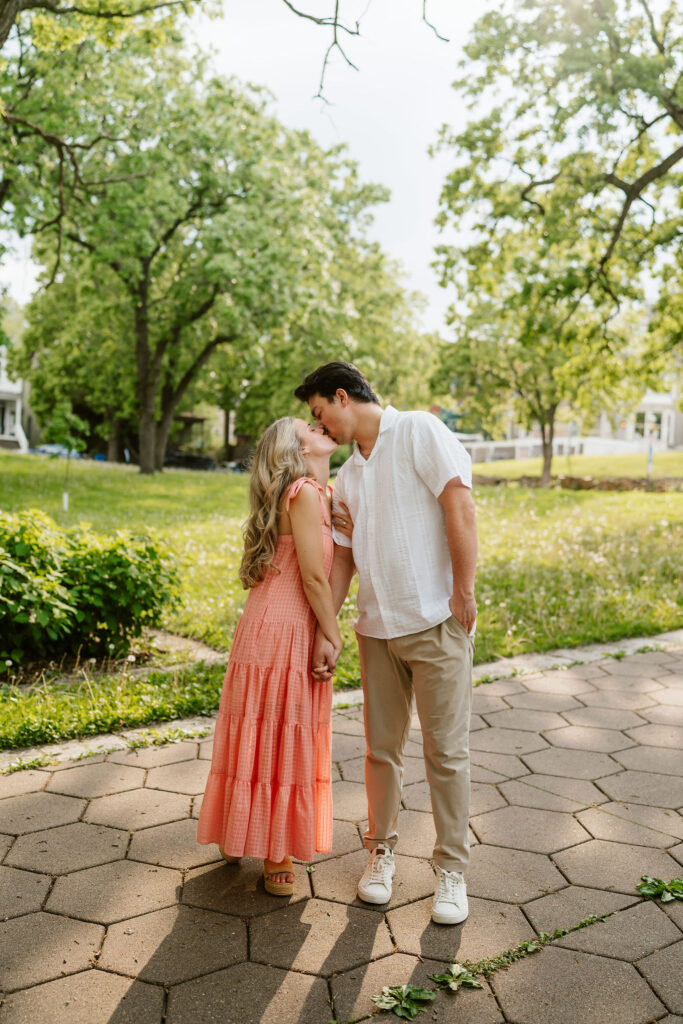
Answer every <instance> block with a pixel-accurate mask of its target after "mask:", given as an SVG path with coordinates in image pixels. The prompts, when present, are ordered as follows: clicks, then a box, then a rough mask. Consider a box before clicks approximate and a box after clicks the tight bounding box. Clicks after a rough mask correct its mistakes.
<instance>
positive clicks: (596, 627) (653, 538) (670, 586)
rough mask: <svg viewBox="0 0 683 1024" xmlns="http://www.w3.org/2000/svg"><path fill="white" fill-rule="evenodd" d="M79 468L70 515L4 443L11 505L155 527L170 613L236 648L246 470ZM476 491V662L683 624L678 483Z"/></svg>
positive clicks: (348, 679) (343, 668) (343, 666)
mask: <svg viewBox="0 0 683 1024" xmlns="http://www.w3.org/2000/svg"><path fill="white" fill-rule="evenodd" d="M70 472H71V482H70V492H71V508H70V511H69V513H66V514H65V513H63V512H62V511H61V507H60V506H61V490H62V476H63V468H62V467H61V466H60V465H59V464H58V463H56V462H52V461H38V460H37V458H36V457H35V456H28V455H27V456H22V455H10V454H2V453H0V475H1V476H2V481H3V502H4V505H5V507H6V508H7V509H16V510H19V509H22V508H26V507H35V506H40V507H41V508H43V509H45V511H46V512H47V513H49V514H50V515H51V516H53V517H54V519H55V520H56V521H57V522H59V523H61V524H62V525H64V526H67V525H69V524H71V523H73V522H76V521H78V520H79V519H82V520H87V521H88V522H91V523H92V525H93V529H96V530H98V531H101V532H107V533H109V532H111V533H113V532H115V531H116V529H117V528H118V527H119V526H120V524H121V523H122V522H125V523H126V524H127V526H128V528H129V529H131V530H133V531H135V532H146V531H147V530H148V529H149V527H150V526H154V527H155V528H156V529H157V530H158V532H159V534H160V536H161V537H162V539H163V540H164V541H165V542H166V543H167V544H168V545H169V546H170V547H171V548H172V550H173V552H174V555H175V557H176V559H177V560H178V564H179V571H180V597H181V603H180V606H179V608H178V609H177V610H176V611H172V612H171V611H169V612H168V613H167V614H166V615H165V616H164V620H163V621H164V625H165V626H166V627H167V628H169V629H171V630H172V631H174V632H179V633H183V634H185V635H187V636H193V637H196V638H197V639H201V640H204V641H205V642H206V643H208V644H210V645H211V646H213V647H216V648H219V649H221V650H227V649H228V648H229V646H230V643H231V639H232V635H233V632H234V629H235V626H236V624H237V620H238V618H239V616H240V613H241V610H242V608H243V606H244V601H245V597H246V595H245V592H244V591H243V590H242V587H241V586H240V583H239V580H238V577H237V567H238V565H239V560H240V557H241V552H242V537H241V531H240V524H241V523H242V522H243V520H244V518H245V516H246V508H247V505H246V492H247V484H248V479H247V476H246V474H223V473H202V472H189V471H175V472H174V473H173V474H167V475H162V476H157V477H139V476H138V475H136V473H135V470H134V468H133V467H125V466H110V465H96V464H94V463H92V462H87V461H85V460H77V461H75V462H74V463H73V465H72V467H71V470H70ZM475 498H476V502H477V516H478V525H479V536H480V556H479V567H478V572H477V601H478V605H479V620H478V627H477V645H476V652H475V661H476V662H477V663H481V662H488V661H493V660H494V659H496V658H501V657H508V656H512V655H516V654H524V653H528V652H532V651H547V650H552V649H553V648H559V647H576V646H577V645H579V644H584V643H592V642H595V641H617V640H619V638H621V637H626V636H651V635H652V634H655V633H660V632H663V631H666V630H670V629H678V628H680V627H681V626H683V591H682V590H681V574H680V568H679V566H678V563H677V562H676V560H675V559H672V557H671V552H672V551H673V550H678V549H679V548H683V503H681V500H680V495H678V494H675V493H665V494H657V493H643V492H629V493H627V494H619V493H617V492H600V491H555V490H551V491H546V490H541V489H536V488H534V489H528V488H523V487H519V486H517V485H512V486H508V487H499V488H493V487H478V488H476V489H475ZM624 594H628V595H629V600H628V601H625V600H624ZM354 604H355V597H354V594H353V593H351V594H350V595H349V598H348V599H347V601H346V602H345V604H344V607H343V610H342V613H341V617H340V618H341V629H342V635H343V637H344V650H343V653H342V658H341V659H340V663H339V666H338V675H337V685H338V686H346V687H357V686H359V684H360V668H359V665H358V656H357V651H356V641H355V636H354V632H353V626H352V624H353V621H354V619H355V617H356V616H355V608H354Z"/></svg>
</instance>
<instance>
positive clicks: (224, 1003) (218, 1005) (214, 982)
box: [117, 963, 332, 1024]
mask: <svg viewBox="0 0 683 1024" xmlns="http://www.w3.org/2000/svg"><path fill="white" fill-rule="evenodd" d="M226 996H227V998H226ZM331 1016H332V1007H331V1006H330V999H329V994H328V989H327V984H326V983H325V981H323V979H322V978H313V977H311V976H310V975H305V974H297V973H296V972H295V971H282V970H278V969H277V968H276V967H264V966H263V965H261V964H251V963H245V964H238V965H237V966H236V967H229V968H227V970H224V971H217V972H216V973H215V974H210V975H209V976H208V977H205V978H197V979H196V980H195V981H187V982H185V983H184V984H183V985H177V986H176V987H175V988H172V989H171V992H170V995H169V997H168V1013H167V1016H166V1018H165V1020H166V1024H188V1022H189V1021H191V1022H192V1024H219V1022H220V1024H288V1022H290V1021H292V1022H294V1021H296V1022H297V1024H320V1022H326V1021H329V1019H330V1017H331ZM117 1024H118V1022H117ZM138 1024H140V1022H138ZM145 1024H147V1022H146V1021H145Z"/></svg>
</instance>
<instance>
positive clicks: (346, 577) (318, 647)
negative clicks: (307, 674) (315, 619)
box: [311, 544, 356, 681]
mask: <svg viewBox="0 0 683 1024" xmlns="http://www.w3.org/2000/svg"><path fill="white" fill-rule="evenodd" d="M355 571H356V567H355V565H354V563H353V551H352V550H351V548H347V547H342V546H341V545H340V544H335V545H334V560H333V562H332V569H331V571H330V589H331V591H332V603H333V605H334V610H335V612H336V613H337V614H339V609H340V608H341V606H342V605H343V603H344V599H345V598H346V595H347V594H348V592H349V586H350V585H351V579H352V577H353V574H354V572H355ZM336 664H337V654H336V652H335V649H334V646H333V645H332V644H331V643H330V642H329V640H328V639H327V637H326V636H325V634H324V633H323V632H322V630H321V629H320V628H319V627H318V628H317V629H316V631H315V639H314V640H313V653H312V656H311V671H312V673H313V675H314V677H315V678H316V679H317V680H319V681H323V680H326V679H330V678H331V676H332V675H333V673H334V669H335V666H336Z"/></svg>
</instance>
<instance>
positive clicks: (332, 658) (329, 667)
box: [311, 627, 342, 683]
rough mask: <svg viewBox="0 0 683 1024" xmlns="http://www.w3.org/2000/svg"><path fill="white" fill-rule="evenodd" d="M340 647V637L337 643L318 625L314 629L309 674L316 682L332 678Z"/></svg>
mask: <svg viewBox="0 0 683 1024" xmlns="http://www.w3.org/2000/svg"><path fill="white" fill-rule="evenodd" d="M341 649H342V642H341V637H340V638H339V640H338V641H337V643H332V641H330V640H328V639H327V637H326V636H325V634H324V633H323V631H322V630H321V629H320V627H318V628H317V629H316V633H315V638H314V641H313V656H312V658H311V674H312V675H313V678H314V679H315V680H317V682H319V683H322V682H326V681H327V680H328V679H331V678H332V676H333V675H334V670H335V667H336V664H337V659H338V657H339V655H340V654H341Z"/></svg>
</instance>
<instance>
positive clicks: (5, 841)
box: [0, 835, 14, 860]
mask: <svg viewBox="0 0 683 1024" xmlns="http://www.w3.org/2000/svg"><path fill="white" fill-rule="evenodd" d="M13 842H14V836H3V835H0V860H2V858H3V857H4V856H5V854H6V853H7V851H8V850H9V849H10V848H11V846H12V843H13Z"/></svg>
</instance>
